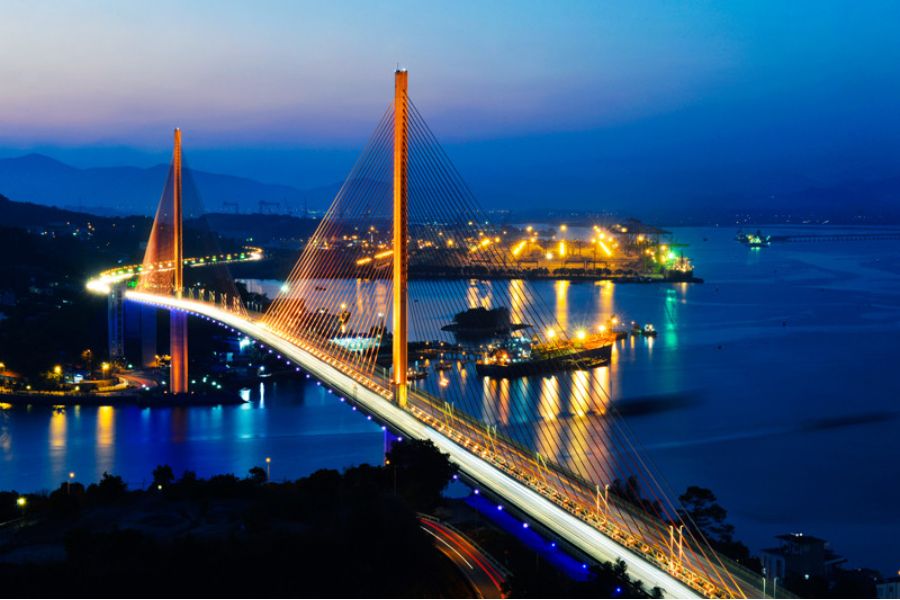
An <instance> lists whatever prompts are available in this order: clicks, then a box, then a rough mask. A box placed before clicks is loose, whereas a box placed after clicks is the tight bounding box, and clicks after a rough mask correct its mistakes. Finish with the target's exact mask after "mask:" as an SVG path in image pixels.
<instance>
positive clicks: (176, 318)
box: [169, 310, 188, 394]
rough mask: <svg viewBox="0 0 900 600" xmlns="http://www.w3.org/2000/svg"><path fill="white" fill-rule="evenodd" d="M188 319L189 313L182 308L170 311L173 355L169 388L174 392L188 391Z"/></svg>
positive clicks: (170, 343)
mask: <svg viewBox="0 0 900 600" xmlns="http://www.w3.org/2000/svg"><path fill="white" fill-rule="evenodd" d="M187 319H188V316H187V313H184V312H181V311H180V310H173V311H171V312H170V313H169V345H170V356H171V357H172V362H171V364H170V367H169V369H170V372H169V379H170V382H169V390H170V391H171V392H172V393H173V394H185V393H187V391H188V369H187V359H188V340H187Z"/></svg>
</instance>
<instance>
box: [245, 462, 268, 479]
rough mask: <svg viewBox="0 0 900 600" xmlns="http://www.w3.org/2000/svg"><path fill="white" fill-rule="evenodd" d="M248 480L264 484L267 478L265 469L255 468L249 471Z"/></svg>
mask: <svg viewBox="0 0 900 600" xmlns="http://www.w3.org/2000/svg"><path fill="white" fill-rule="evenodd" d="M248 479H250V481H252V482H254V483H265V482H266V479H268V476H267V475H266V470H265V469H263V468H262V467H259V466H256V467H253V468H252V469H250V477H249V478H248Z"/></svg>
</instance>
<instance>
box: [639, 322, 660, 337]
mask: <svg viewBox="0 0 900 600" xmlns="http://www.w3.org/2000/svg"><path fill="white" fill-rule="evenodd" d="M656 333H657V332H656V328H655V327H654V326H653V323H647V324H646V325H644V329H643V330H642V331H641V334H642V335H643V336H644V337H656Z"/></svg>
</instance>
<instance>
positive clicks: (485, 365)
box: [475, 333, 616, 378]
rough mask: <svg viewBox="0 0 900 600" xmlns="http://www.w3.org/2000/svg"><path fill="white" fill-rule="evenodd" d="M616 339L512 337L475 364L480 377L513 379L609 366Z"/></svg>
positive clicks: (606, 336) (579, 336)
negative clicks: (547, 339) (548, 339)
mask: <svg viewBox="0 0 900 600" xmlns="http://www.w3.org/2000/svg"><path fill="white" fill-rule="evenodd" d="M615 339H616V337H615V334H597V335H590V336H588V335H585V334H583V333H581V334H579V335H578V336H577V339H575V340H552V341H548V342H543V343H541V342H538V341H537V340H536V339H532V340H529V339H527V338H510V339H508V340H506V341H505V342H503V343H502V344H500V345H497V346H491V347H489V349H488V352H487V353H485V355H484V356H483V358H481V359H480V360H477V361H475V372H476V373H478V375H479V376H480V377H495V378H503V377H506V378H512V377H526V376H528V375H540V374H543V373H553V372H556V371H574V370H579V369H592V368H594V367H599V366H602V365H606V364H609V361H610V359H611V358H612V347H613V343H614V342H615Z"/></svg>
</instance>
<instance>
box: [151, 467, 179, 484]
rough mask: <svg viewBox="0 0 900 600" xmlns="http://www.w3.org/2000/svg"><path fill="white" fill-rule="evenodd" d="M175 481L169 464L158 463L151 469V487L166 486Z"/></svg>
mask: <svg viewBox="0 0 900 600" xmlns="http://www.w3.org/2000/svg"><path fill="white" fill-rule="evenodd" d="M173 481H175V473H173V472H172V467H170V466H169V465H159V466H157V467H156V468H155V469H153V487H154V488H159V489H162V488H167V487H169V486H170V485H172V482H173Z"/></svg>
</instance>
